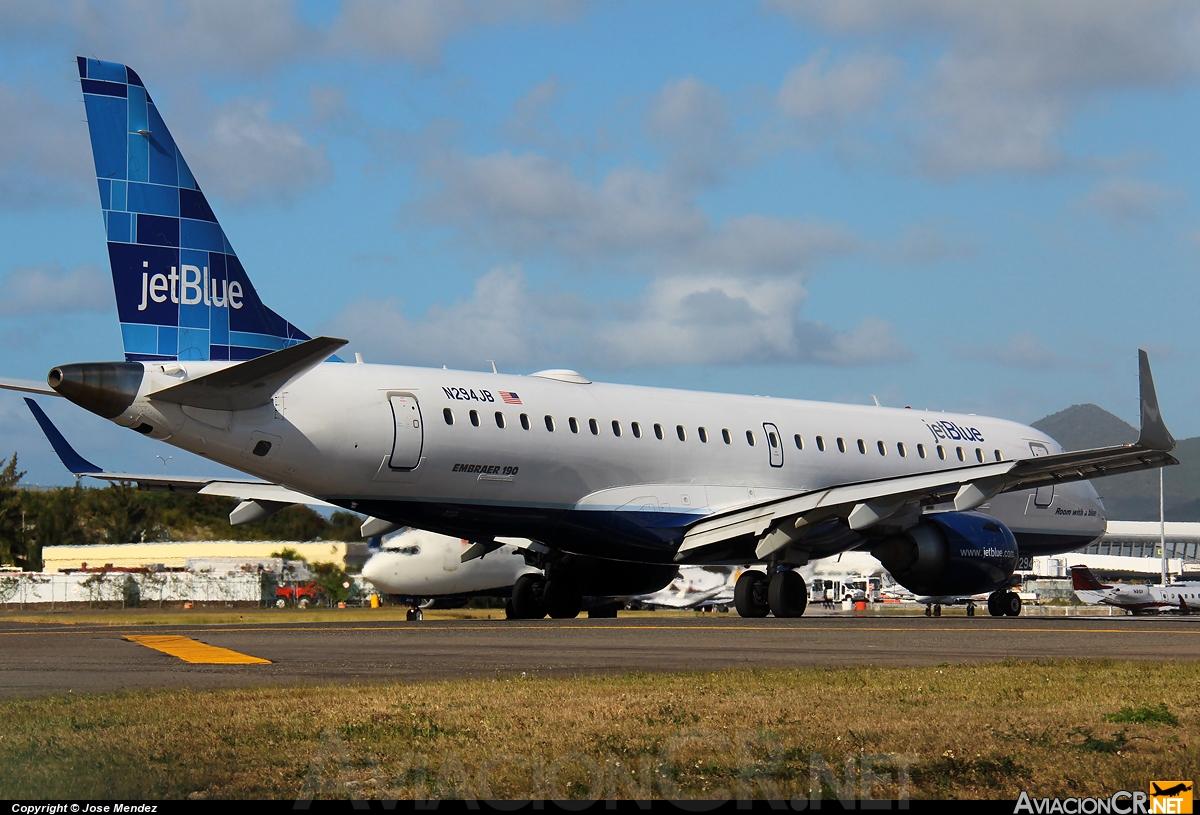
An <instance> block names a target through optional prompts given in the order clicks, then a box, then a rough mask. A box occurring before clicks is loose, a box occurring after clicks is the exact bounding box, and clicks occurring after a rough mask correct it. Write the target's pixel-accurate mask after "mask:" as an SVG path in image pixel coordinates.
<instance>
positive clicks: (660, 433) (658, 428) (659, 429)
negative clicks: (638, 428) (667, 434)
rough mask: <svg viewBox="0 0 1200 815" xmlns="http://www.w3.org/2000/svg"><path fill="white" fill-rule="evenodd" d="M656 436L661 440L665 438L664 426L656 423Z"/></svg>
mask: <svg viewBox="0 0 1200 815" xmlns="http://www.w3.org/2000/svg"><path fill="white" fill-rule="evenodd" d="M654 435H655V436H657V437H658V438H659V439H660V440H661V439H662V437H663V429H662V425H660V424H659V423H658V422H655V423H654Z"/></svg>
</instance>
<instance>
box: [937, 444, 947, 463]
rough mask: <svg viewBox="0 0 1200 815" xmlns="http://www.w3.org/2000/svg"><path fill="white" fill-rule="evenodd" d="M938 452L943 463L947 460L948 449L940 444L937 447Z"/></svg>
mask: <svg viewBox="0 0 1200 815" xmlns="http://www.w3.org/2000/svg"><path fill="white" fill-rule="evenodd" d="M937 451H938V458H940V459H941V460H942V461H945V460H946V448H945V447H942V445H940V444H939V445H938V446H937Z"/></svg>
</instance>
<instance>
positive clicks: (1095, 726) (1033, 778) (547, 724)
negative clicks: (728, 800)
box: [0, 660, 1200, 799]
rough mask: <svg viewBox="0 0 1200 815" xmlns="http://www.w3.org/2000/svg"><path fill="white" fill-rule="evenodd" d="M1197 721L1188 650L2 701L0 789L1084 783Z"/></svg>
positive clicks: (286, 793) (1115, 782) (1134, 778)
mask: <svg viewBox="0 0 1200 815" xmlns="http://www.w3.org/2000/svg"><path fill="white" fill-rule="evenodd" d="M1151 700H1153V701H1151ZM1160 704H1165V705H1167V706H1168V707H1167V709H1168V711H1169V712H1170V711H1173V713H1172V715H1173V716H1174V717H1175V719H1177V722H1178V727H1177V728H1171V729H1164V728H1163V727H1162V724H1161V723H1160V722H1159V721H1157V720H1155V719H1154V717H1153V716H1151V717H1148V718H1147V717H1142V718H1141V719H1140V720H1132V721H1125V720H1122V721H1120V722H1119V723H1117V722H1111V721H1109V717H1111V716H1112V715H1114V714H1112V713H1111V711H1113V710H1121V711H1124V710H1125V708H1128V709H1129V710H1130V711H1133V712H1134V718H1135V719H1136V714H1137V712H1138V711H1140V710H1151V711H1158V710H1159V705H1160ZM1116 715H1121V714H1116ZM1195 733H1200V664H1197V663H1194V662H1170V663H1145V662H1139V663H1131V662H1109V661H1084V660H1079V661H1034V662H1020V661H1005V662H1000V663H994V664H988V665H969V666H963V665H957V666H956V665H945V666H938V667H928V668H883V667H861V668H839V669H815V668H814V669H803V670H766V671H757V670H729V671H720V672H714V673H686V674H644V673H638V674H628V675H623V676H581V677H557V678H524V677H520V678H502V677H496V678H493V679H471V680H461V681H443V682H428V683H418V684H403V683H389V684H379V685H350V686H345V685H306V686H299V687H289V688H278V687H272V688H260V689H250V690H214V691H191V690H172V691H139V692H128V693H113V694H103V695H96V696H78V697H77V696H74V695H68V696H57V697H48V698H41V699H33V700H8V701H5V702H0V766H3V767H4V768H5V772H4V773H2V774H0V798H14V799H15V798H85V797H86V798H109V799H113V798H118V799H119V798H168V799H169V798H184V797H198V798H261V797H269V798H285V799H294V798H298V797H300V798H307V797H336V798H346V797H371V798H378V797H384V798H389V797H402V798H412V797H453V796H476V795H478V796H482V797H500V798H529V797H547V796H549V797H581V798H586V797H597V796H601V797H645V796H649V795H652V796H655V797H659V796H661V797H671V798H675V797H693V796H694V797H707V798H712V797H716V798H723V797H730V796H737V797H742V796H749V795H753V796H755V797H773V798H775V797H782V798H788V797H791V796H803V797H811V796H817V797H822V796H824V797H839V796H840V797H858V796H859V795H860V794H861V793H862V792H863V791H864V789H863V787H864V785H865V786H866V787H867V789H866V792H867V793H869V794H872V795H874V796H875V797H896V796H898V795H900V794H901V790H902V786H903V783H904V782H905V779H907V782H906V783H907V789H908V793H907V794H909V795H911V796H912V797H915V798H1015V797H1016V796H1017V794H1018V793H1019V792H1020V791H1021V790H1023V789H1024V790H1029V791H1030V792H1031V794H1032V793H1033V792H1034V791H1036V792H1037V794H1038V795H1039V796H1043V795H1048V796H1051V797H1053V796H1056V795H1057V796H1062V797H1072V796H1091V795H1106V794H1110V793H1111V792H1112V791H1113V790H1119V789H1142V788H1144V787H1145V786H1146V780H1147V779H1150V778H1178V777H1185V776H1186V774H1187V773H1188V772H1191V771H1192V770H1194V768H1196V767H1197V766H1200V745H1198V744H1197V740H1196V739H1195V738H1194V737H1193V736H1192V734H1195Z"/></svg>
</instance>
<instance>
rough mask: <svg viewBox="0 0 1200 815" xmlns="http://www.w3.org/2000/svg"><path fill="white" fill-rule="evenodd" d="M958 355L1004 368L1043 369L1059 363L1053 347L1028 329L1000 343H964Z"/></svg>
mask: <svg viewBox="0 0 1200 815" xmlns="http://www.w3.org/2000/svg"><path fill="white" fill-rule="evenodd" d="M959 356H960V357H961V358H963V359H969V360H975V361H977V362H989V363H992V364H994V365H1001V366H1003V367H1006V368H1028V369H1031V370H1044V369H1046V368H1052V367H1054V366H1055V365H1057V364H1058V363H1059V355H1058V354H1057V353H1056V352H1055V351H1054V349H1052V348H1049V347H1047V346H1045V345H1043V344H1042V342H1041V341H1040V340H1038V338H1037V337H1036V336H1034V334H1033V333H1032V332H1029V331H1022V332H1019V333H1017V334H1014V335H1013V336H1012V337H1010V338H1009V339H1008V340H1007V341H1006V342H1004V343H1001V344H984V345H978V346H969V345H964V346H962V347H961V348H960V349H959Z"/></svg>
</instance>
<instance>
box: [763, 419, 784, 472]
mask: <svg viewBox="0 0 1200 815" xmlns="http://www.w3.org/2000/svg"><path fill="white" fill-rule="evenodd" d="M763 432H764V433H766V434H767V452H768V453H770V455H771V466H772V467H782V466H783V438H782V437H781V436H780V435H779V428H778V427H776V426H775V425H773V424H771V423H770V422H763Z"/></svg>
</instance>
